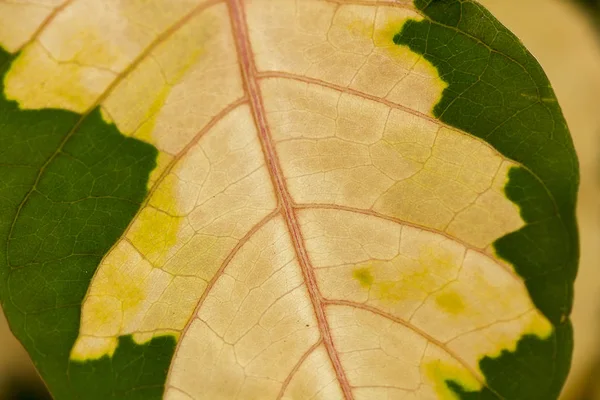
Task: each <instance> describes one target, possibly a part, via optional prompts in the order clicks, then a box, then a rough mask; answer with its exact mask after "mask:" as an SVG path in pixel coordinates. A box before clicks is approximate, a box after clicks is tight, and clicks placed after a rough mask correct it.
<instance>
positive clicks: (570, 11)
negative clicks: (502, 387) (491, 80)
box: [0, 0, 600, 400]
mask: <svg viewBox="0 0 600 400" xmlns="http://www.w3.org/2000/svg"><path fill="white" fill-rule="evenodd" d="M480 1H481V2H482V3H483V4H484V5H485V6H486V7H488V9H490V10H491V11H492V13H493V14H495V15H496V16H497V17H498V18H499V19H500V21H502V22H503V23H504V24H505V25H506V26H507V27H508V28H509V29H511V30H512V31H513V32H514V33H515V34H516V35H517V36H519V37H520V38H521V40H522V41H523V42H524V44H525V46H526V47H527V48H528V49H529V50H530V51H531V52H532V53H533V54H534V55H535V56H536V57H537V59H538V60H539V62H540V63H541V64H542V66H543V67H544V69H545V71H546V73H547V74H548V76H549V78H550V81H551V82H552V85H553V86H554V89H555V91H556V94H557V96H558V100H559V102H560V104H561V106H562V108H563V111H564V114H565V116H566V118H567V121H568V123H569V127H570V129H571V133H572V135H573V140H574V141H575V147H576V148H577V151H578V153H579V158H580V163H581V190H580V195H579V206H578V216H579V224H580V233H581V264H580V270H579V277H578V281H577V284H576V293H575V308H574V310H573V324H574V327H575V352H574V355H573V367H572V371H571V375H570V377H569V380H568V382H567V386H566V388H565V390H564V393H563V396H562V397H563V399H564V400H600V270H599V268H598V265H597V264H598V260H600V167H599V166H600V164H599V163H598V153H599V152H600V27H594V26H593V23H592V20H591V18H589V15H587V14H586V13H585V12H584V11H583V10H582V9H580V8H578V7H576V6H575V5H574V4H573V3H572V2H569V1H567V0H562V1H561V0H480ZM36 381H37V378H36V374H35V372H34V370H33V367H32V365H31V362H30V360H29V359H28V357H27V355H26V353H25V351H24V350H23V349H22V348H21V346H20V345H19V343H18V342H17V341H16V340H15V339H14V338H13V337H12V335H11V334H10V331H9V329H8V327H7V325H6V323H5V320H4V318H3V316H2V315H1V314H0V400H8V399H10V400H12V399H17V398H18V397H15V395H14V394H11V395H9V394H7V392H8V391H10V390H9V387H12V388H13V389H14V387H15V385H19V386H20V388H21V389H22V390H23V389H28V388H29V389H31V390H35V388H36ZM38 382H39V381H38ZM594 386H597V388H595V387H594ZM12 391H13V392H14V390H12ZM21 398H25V397H21ZM28 398H29V399H41V398H43V397H39V395H38V397H28Z"/></svg>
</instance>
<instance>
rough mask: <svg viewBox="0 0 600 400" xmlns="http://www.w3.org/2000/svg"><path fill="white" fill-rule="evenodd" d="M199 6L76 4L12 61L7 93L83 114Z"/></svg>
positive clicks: (157, 0) (32, 105) (164, 0)
mask: <svg viewBox="0 0 600 400" xmlns="http://www.w3.org/2000/svg"><path fill="white" fill-rule="evenodd" d="M196 5H197V2H195V1H193V0H182V1H178V2H176V3H172V2H170V1H168V0H150V1H145V0H131V1H127V2H114V1H108V2H93V1H78V2H73V3H72V4H70V5H69V6H68V7H66V8H65V9H64V10H62V11H61V12H59V13H58V14H57V15H56V17H55V18H54V20H53V21H52V22H51V23H50V24H49V25H48V26H46V27H45V29H44V30H43V32H42V33H41V35H40V36H39V38H37V40H36V41H35V42H34V43H32V44H31V45H29V46H27V47H26V48H25V49H24V50H23V52H22V53H21V54H20V56H19V57H18V58H17V60H16V61H15V62H14V63H13V65H12V67H11V69H10V70H9V72H8V73H7V75H6V77H5V87H6V95H7V97H8V98H10V99H12V100H15V101H17V102H18V103H19V106H20V107H21V108H24V109H38V108H62V109H67V110H71V111H75V112H78V113H83V112H85V111H86V110H88V109H89V108H91V107H92V106H93V105H95V104H96V102H97V101H98V99H99V98H100V97H101V96H102V95H103V94H104V92H105V90H106V89H107V88H108V87H109V85H110V84H111V83H112V82H113V81H114V80H115V79H116V77H117V76H118V75H119V74H120V73H121V72H123V71H124V70H125V69H126V68H127V67H128V66H129V65H131V63H132V62H133V60H134V59H135V58H136V57H137V56H138V55H140V54H141V53H142V51H144V49H145V48H147V47H148V45H149V44H150V43H151V42H152V40H153V39H155V38H156V37H157V32H162V31H164V30H166V29H167V28H168V27H169V26H170V25H171V24H173V23H174V22H175V21H177V20H178V19H180V18H181V17H182V16H183V15H185V14H186V13H188V12H189V11H190V10H191V8H192V7H193V6H196ZM35 14H36V13H33V14H32V16H31V18H29V17H27V18H25V22H24V23H23V28H22V29H23V30H24V31H27V32H29V31H31V27H29V25H28V23H29V22H27V21H30V20H31V19H34V20H35V19H36V18H37V20H39V17H38V16H36V15H35ZM17 21H19V23H21V20H17ZM39 22H40V23H41V21H39ZM36 28H37V27H36ZM4 29H11V28H4ZM13 31H14V29H12V30H11V33H12V32H13ZM22 36H23V33H21V34H20V36H19V32H16V33H15V36H14V37H15V40H16V41H17V39H18V42H21V43H22V42H23V39H22ZM16 44H17V43H16V42H15V43H13V44H12V47H15V46H16ZM110 114H112V113H110Z"/></svg>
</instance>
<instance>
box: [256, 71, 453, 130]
mask: <svg viewBox="0 0 600 400" xmlns="http://www.w3.org/2000/svg"><path fill="white" fill-rule="evenodd" d="M257 75H258V78H259V79H264V78H283V79H288V80H292V81H298V82H304V83H309V84H313V85H319V86H324V87H328V88H330V89H334V90H337V91H339V92H342V93H348V94H352V95H354V96H359V97H361V98H363V99H367V100H371V101H375V102H377V103H381V104H385V105H386V106H388V107H390V108H397V109H400V110H402V111H406V112H407V113H410V114H413V115H415V116H417V117H420V118H423V119H426V120H427V121H430V122H433V123H435V124H437V125H441V126H446V125H445V124H443V123H442V122H441V121H440V120H439V119H435V118H434V117H432V116H430V115H427V114H425V113H422V112H420V111H417V110H413V109H412V108H410V107H406V106H403V105H401V104H398V103H394V102H393V101H390V100H386V99H384V98H381V97H377V96H374V95H372V94H367V93H365V92H361V91H360V90H356V89H351V88H349V87H345V86H340V85H336V84H335V83H330V82H327V81H324V80H321V79H316V78H310V77H307V76H303V75H296V74H293V73H290V72H279V71H264V72H259V73H258V74H257ZM448 129H452V130H456V128H452V127H448Z"/></svg>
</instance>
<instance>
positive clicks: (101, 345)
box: [70, 336, 119, 362]
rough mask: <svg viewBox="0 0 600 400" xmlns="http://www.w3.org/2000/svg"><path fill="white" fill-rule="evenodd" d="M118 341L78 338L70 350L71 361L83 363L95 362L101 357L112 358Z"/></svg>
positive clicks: (113, 339)
mask: <svg viewBox="0 0 600 400" xmlns="http://www.w3.org/2000/svg"><path fill="white" fill-rule="evenodd" d="M118 344H119V341H118V339H117V338H114V337H113V338H101V337H94V336H79V337H78V338H77V341H76V342H75V345H74V346H73V348H72V349H71V356H70V357H71V360H74V361H80V362H84V361H87V360H97V359H98V358H100V357H103V356H106V355H107V356H109V357H112V356H113V354H115V350H116V349H117V345H118Z"/></svg>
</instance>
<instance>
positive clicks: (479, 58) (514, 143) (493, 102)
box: [394, 0, 579, 400]
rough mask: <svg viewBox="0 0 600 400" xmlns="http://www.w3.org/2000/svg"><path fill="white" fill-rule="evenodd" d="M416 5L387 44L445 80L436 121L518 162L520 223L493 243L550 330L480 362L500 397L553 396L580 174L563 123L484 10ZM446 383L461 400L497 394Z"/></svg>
mask: <svg viewBox="0 0 600 400" xmlns="http://www.w3.org/2000/svg"><path fill="white" fill-rule="evenodd" d="M415 3H416V5H417V7H418V8H419V9H420V10H421V12H422V13H423V15H424V16H425V19H424V20H422V21H420V22H417V21H409V22H408V23H406V24H405V25H404V27H403V29H402V31H401V32H400V33H398V34H397V35H396V36H395V37H394V42H395V43H396V44H398V45H406V46H409V47H410V48H411V50H413V51H415V52H417V53H419V54H422V55H423V56H424V58H425V59H427V60H428V61H429V62H431V63H432V64H433V65H435V66H436V67H437V69H438V71H439V73H440V76H441V77H442V79H443V80H444V81H446V82H447V83H448V87H447V88H446V89H445V90H444V92H443V96H442V99H441V100H440V102H439V103H438V104H437V105H436V106H435V108H434V114H435V115H436V116H437V117H438V118H439V119H440V120H442V121H443V122H445V123H447V124H448V125H452V126H454V127H456V128H459V129H461V130H464V131H465V132H468V133H470V134H473V135H475V136H478V137H480V138H482V139H484V140H485V141H487V142H489V143H490V144H492V145H493V146H494V147H495V148H496V149H498V151H500V152H501V153H502V154H504V155H505V156H506V157H508V158H510V159H512V160H515V161H517V162H519V163H521V164H522V166H523V167H522V168H513V169H512V170H511V172H510V180H509V183H508V185H507V187H506V194H507V196H508V197H509V198H510V199H511V200H512V201H513V202H515V203H516V204H518V205H519V207H520V209H521V215H522V217H523V219H524V220H525V221H526V222H527V225H526V226H525V227H523V228H522V229H520V230H519V231H517V232H513V233H511V234H508V235H506V236H504V237H503V238H501V239H499V240H498V241H497V242H496V243H495V248H496V250H497V252H498V254H499V255H500V256H501V257H503V258H504V259H506V260H508V261H509V262H510V263H512V264H513V265H514V266H515V269H516V270H517V272H518V273H519V274H520V275H521V276H523V277H524V278H525V282H526V284H527V288H528V290H529V292H530V295H531V297H532V299H533V301H534V303H535V304H536V306H537V307H538V308H539V309H540V310H541V311H542V312H543V313H544V314H545V315H546V316H547V317H548V318H549V319H550V320H551V321H552V323H553V324H554V326H555V329H556V332H555V335H553V336H552V337H551V338H550V339H548V340H541V339H539V338H534V337H525V338H523V339H522V340H521V341H520V342H519V345H518V348H517V351H516V352H515V353H504V354H502V356H501V357H499V358H496V359H490V358H484V359H483V360H481V363H480V365H481V368H482V370H483V371H484V373H485V375H486V379H487V382H488V383H489V386H490V387H491V388H492V389H493V390H494V391H495V392H497V393H500V394H502V396H503V397H504V398H506V399H511V400H512V399H515V400H517V399H523V400H525V399H527V400H529V399H544V400H547V399H555V398H557V397H558V393H559V392H560V389H561V387H562V385H563V383H564V380H565V378H566V375H567V371H568V367H569V365H570V358H571V348H572V333H571V328H570V322H569V319H568V315H569V313H570V310H571V307H572V300H573V281H574V279H575V275H576V273H577V263H578V259H579V253H578V251H579V249H578V237H577V227H576V221H575V202H576V198H577V188H578V184H579V171H578V163H577V157H576V154H575V150H574V148H573V144H572V141H571V137H570V135H569V131H568V128H567V125H566V122H565V120H564V117H563V115H562V113H561V110H560V107H559V106H558V103H557V101H556V97H555V95H554V92H553V90H552V88H551V86H550V83H549V82H548V79H547V77H546V75H545V74H544V72H543V71H542V69H541V67H540V65H539V64H538V63H537V61H536V60H535V59H534V57H533V56H532V55H531V54H530V53H529V52H527V50H526V49H525V48H524V47H523V45H522V44H521V43H520V42H519V40H518V39H517V38H516V37H515V36H514V35H513V34H511V33H510V32H509V31H508V30H507V29H506V28H505V27H504V26H502V25H501V24H500V23H499V22H498V21H497V20H496V19H495V18H494V17H493V16H491V15H490V13H489V12H487V11H486V10H485V9H484V8H483V7H481V6H480V5H478V4H476V3H474V2H472V1H470V0H416V2H415ZM450 386H451V387H452V388H453V389H454V391H455V392H456V393H458V394H460V396H461V398H463V399H469V400H472V399H488V398H497V396H495V395H493V394H492V392H491V391H489V390H482V391H480V392H465V391H464V389H462V388H461V387H460V386H459V385H458V384H457V383H456V382H453V383H451V384H450Z"/></svg>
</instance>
